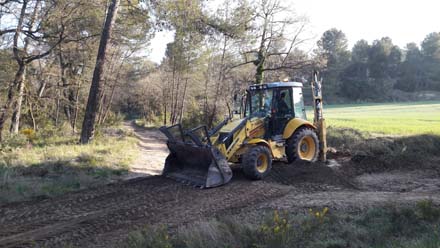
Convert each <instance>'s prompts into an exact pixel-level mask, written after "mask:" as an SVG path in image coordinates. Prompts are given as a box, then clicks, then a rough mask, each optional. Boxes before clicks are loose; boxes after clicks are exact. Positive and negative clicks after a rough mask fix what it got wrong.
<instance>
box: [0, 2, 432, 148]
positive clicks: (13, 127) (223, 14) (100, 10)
mask: <svg viewBox="0 0 440 248" xmlns="http://www.w3.org/2000/svg"><path fill="white" fill-rule="evenodd" d="M112 6H113V7H112ZM112 8H113V9H112ZM114 10H116V11H114ZM112 11H113V12H112ZM110 12H111V13H113V15H112V16H111V18H110V17H109V15H108V14H109V13H110ZM106 21H107V22H108V24H109V26H111V33H108V32H103V30H104V31H105V29H106V27H107V25H106V24H107V22H106ZM112 21H113V22H112ZM309 25H310V22H309V21H308V18H307V17H306V16H301V15H298V14H296V12H295V9H293V8H292V7H291V6H288V5H287V4H286V3H284V2H281V1H277V0H275V1H274V0H258V1H247V0H224V1H222V2H221V3H218V4H217V3H216V4H213V3H210V2H209V1H201V0H165V1H131V0H121V1H119V0H113V1H110V2H109V1H85V0H70V1H68V0H57V1H55V0H2V1H1V2H0V37H1V38H0V39H1V40H0V42H1V45H0V56H1V60H0V96H1V97H0V105H1V112H0V113H1V114H0V131H1V133H2V134H3V136H4V135H6V134H8V133H12V134H16V133H18V132H19V131H20V130H23V129H27V128H30V129H33V130H35V131H38V130H39V129H45V128H47V127H58V126H60V125H69V126H70V130H71V132H72V133H74V134H75V133H78V132H79V131H80V130H81V129H84V127H85V125H86V126H87V125H88V126H90V125H92V126H93V127H95V126H102V125H104V124H105V123H111V122H112V121H114V120H117V119H122V118H142V119H144V120H145V122H148V123H152V124H155V125H161V124H164V125H169V124H174V123H178V122H182V123H183V124H184V125H188V124H189V123H191V125H195V124H197V123H205V124H207V125H208V126H213V125H214V124H216V123H218V122H219V121H221V120H222V119H223V117H224V116H225V115H227V114H228V113H231V111H232V110H233V108H234V101H233V100H234V95H237V94H242V93H243V91H244V89H246V87H247V86H248V85H250V84H252V83H257V84H258V83H263V82H270V81H280V80H283V79H284V78H289V79H290V80H294V81H301V82H304V83H305V85H306V86H307V85H308V84H307V82H308V81H310V78H311V72H312V71H313V70H319V71H320V72H321V75H322V77H323V78H324V84H325V92H324V95H325V99H324V100H325V102H326V103H356V102H391V101H408V100H425V99H423V96H426V95H429V93H432V92H434V93H435V92H438V91H440V33H439V32H432V33H430V34H426V37H425V39H424V40H422V41H414V43H409V44H407V45H406V46H405V47H398V46H397V45H394V44H393V41H392V37H378V38H377V40H375V41H373V42H372V43H369V42H367V41H365V40H359V41H357V42H356V43H355V45H354V46H353V47H352V48H350V47H349V45H348V40H347V37H346V36H345V34H344V32H343V30H339V29H337V27H335V28H332V29H330V30H328V31H326V32H324V33H323V34H322V36H321V37H320V39H319V40H318V42H317V43H316V45H315V46H314V48H313V49H311V50H310V49H309V50H304V46H303V44H304V43H306V42H308V41H309V40H310V39H311V37H310V35H308V33H307V30H308V29H309ZM107 31H108V30H107ZM163 31H172V32H173V34H174V40H173V41H172V42H171V43H169V44H167V48H166V52H165V56H164V58H163V60H162V61H161V63H160V64H157V63H154V62H152V61H150V60H149V59H148V58H147V55H148V53H149V49H150V51H151V49H155V48H154V47H149V44H150V41H151V39H152V38H153V37H154V35H155V34H157V33H160V32H163ZM101 34H102V35H101ZM103 38H105V39H103ZM103 40H106V41H108V44H106V46H105V47H100V43H102V41H103ZM102 55H104V56H102ZM97 56H98V59H97ZM98 64H99V65H100V66H98ZM98 67H99V68H100V69H99V70H97V68H98ZM94 74H96V75H94ZM98 74H99V77H97V75H98ZM92 81H94V82H97V83H92ZM420 95H422V98H421V99H419V98H420ZM91 99H92V100H93V101H91ZM88 101H91V102H90V104H87V103H88ZM88 105H90V109H89V107H87V106H88ZM92 117H93V118H92ZM83 120H84V121H83ZM82 127H83V128H82ZM86 136H89V137H92V136H93V132H91V131H90V130H88V135H87V134H86ZM0 137H2V136H0ZM85 141H86V140H85Z"/></svg>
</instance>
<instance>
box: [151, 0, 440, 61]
mask: <svg viewBox="0 0 440 248" xmlns="http://www.w3.org/2000/svg"><path fill="white" fill-rule="evenodd" d="M284 2H285V3H286V4H289V5H291V6H292V7H293V9H295V11H296V12H297V14H300V15H305V16H307V17H308V19H309V28H308V33H307V36H308V37H309V38H310V42H309V43H308V44H307V45H306V46H307V47H304V49H305V50H310V49H312V48H313V47H314V46H316V41H317V40H318V39H319V38H320V37H321V35H322V33H324V32H325V31H326V30H328V29H330V28H337V29H339V30H342V31H343V32H344V33H345V35H346V36H347V39H348V42H349V46H350V48H351V47H352V46H353V45H354V44H355V43H356V41H358V40H360V39H365V40H367V41H368V42H369V43H371V42H373V41H374V40H376V39H380V38H382V37H385V36H388V37H390V38H391V39H392V40H393V43H394V44H396V45H398V46H399V47H401V48H404V47H405V46H406V44H407V43H409V42H416V43H417V44H420V42H421V41H422V40H423V39H424V38H425V36H426V35H427V34H429V33H432V32H440V0H417V1H415V0H284ZM172 40H173V33H172V32H162V33H157V34H156V37H155V38H154V39H153V40H152V41H151V45H150V55H149V58H150V59H151V60H153V61H154V62H157V63H160V61H161V60H162V58H163V56H164V53H165V49H166V44H167V43H168V42H171V41H172Z"/></svg>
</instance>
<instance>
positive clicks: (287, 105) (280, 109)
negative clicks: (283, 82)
mask: <svg viewBox="0 0 440 248" xmlns="http://www.w3.org/2000/svg"><path fill="white" fill-rule="evenodd" d="M292 109H293V108H292V92H291V90H290V89H289V88H288V89H280V90H278V94H277V96H276V102H275V110H276V111H275V112H276V115H277V116H285V115H291V114H293V113H292Z"/></svg>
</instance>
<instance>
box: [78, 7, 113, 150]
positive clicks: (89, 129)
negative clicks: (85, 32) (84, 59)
mask: <svg viewBox="0 0 440 248" xmlns="http://www.w3.org/2000/svg"><path fill="white" fill-rule="evenodd" d="M119 1H120V0H112V1H111V4H110V6H109V7H108V11H107V17H106V19H105V24H104V28H103V30H102V35H101V40H100V42H99V49H98V55H97V57H96V65H95V70H94V72H93V78H92V85H91V86H90V93H89V98H88V100H87V107H86V112H85V116H84V121H83V124H82V130H81V138H80V142H81V144H86V143H89V142H90V140H91V139H93V136H94V134H95V128H96V117H97V114H98V110H99V109H100V98H101V94H102V91H103V87H102V82H101V79H102V78H103V76H104V65H105V59H106V53H107V43H108V42H109V40H110V37H111V33H112V27H113V24H114V22H115V19H116V14H117V12H118V7H119Z"/></svg>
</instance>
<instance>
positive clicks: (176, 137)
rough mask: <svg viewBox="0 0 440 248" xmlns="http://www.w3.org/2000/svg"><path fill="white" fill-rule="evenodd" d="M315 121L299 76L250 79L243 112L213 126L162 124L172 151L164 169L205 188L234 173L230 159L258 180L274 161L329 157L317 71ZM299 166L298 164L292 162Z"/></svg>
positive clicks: (313, 87)
mask: <svg viewBox="0 0 440 248" xmlns="http://www.w3.org/2000/svg"><path fill="white" fill-rule="evenodd" d="M311 86H312V93H313V94H312V95H313V103H314V104H313V106H314V121H313V123H311V122H309V121H307V118H306V111H305V107H304V101H303V94H302V88H303V84H302V83H298V82H274V83H265V84H259V85H251V86H250V87H249V89H248V90H247V92H246V97H245V98H244V101H243V103H244V104H243V105H244V108H242V109H243V110H244V111H240V112H242V113H239V114H240V117H239V118H238V117H237V118H227V119H226V120H224V121H223V122H222V123H220V124H219V125H217V126H216V127H215V128H213V129H212V130H208V129H207V127H206V126H199V127H196V128H194V129H191V130H187V131H183V130H182V126H181V125H180V124H177V125H173V126H169V127H165V126H163V127H161V128H160V130H161V131H162V132H163V133H164V134H165V135H166V136H167V138H168V141H167V146H168V148H169V150H170V154H169V155H168V157H167V158H166V161H165V167H164V170H163V173H162V174H163V175H164V176H167V177H171V178H173V179H176V180H178V181H182V182H185V183H188V184H190V185H194V186H197V187H201V188H210V187H216V186H220V185H223V184H226V183H228V182H229V181H230V180H231V178H232V170H231V168H230V164H232V163H241V167H242V169H243V172H244V174H245V175H246V176H247V177H248V178H250V179H253V180H258V179H263V178H264V177H265V176H267V175H268V174H269V173H270V170H271V168H272V161H274V160H280V161H286V162H288V163H292V162H294V161H296V160H304V161H310V162H314V161H316V160H317V159H318V158H319V159H320V160H322V161H325V159H326V157H325V154H326V128H325V121H324V118H323V115H322V91H321V81H320V80H319V79H318V73H317V72H315V73H314V74H313V80H312V82H311ZM292 169H294V168H292Z"/></svg>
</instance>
